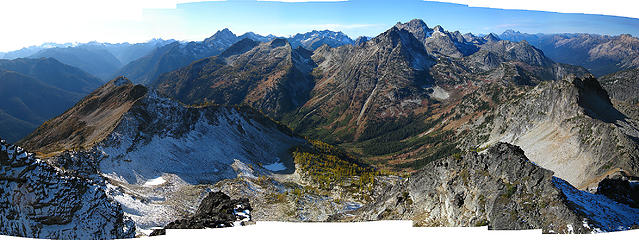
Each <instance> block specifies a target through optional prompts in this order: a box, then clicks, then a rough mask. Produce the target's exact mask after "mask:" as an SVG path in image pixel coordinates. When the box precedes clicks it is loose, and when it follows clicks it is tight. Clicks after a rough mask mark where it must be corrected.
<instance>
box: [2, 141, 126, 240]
mask: <svg viewBox="0 0 639 240" xmlns="http://www.w3.org/2000/svg"><path fill="white" fill-rule="evenodd" d="M104 190H105V186H104V183H100V182H96V181H92V180H88V179H85V178H80V177H75V176H70V175H68V174H65V173H64V172H63V171H62V170H61V169H58V168H55V167H53V166H51V165H49V164H48V163H47V162H45V161H42V160H40V159H37V158H35V157H34V155H33V154H31V153H28V152H26V151H25V150H23V149H22V148H20V147H18V146H14V145H11V144H7V143H6V141H5V140H0V234H2V235H12V236H21V237H31V238H63V239H110V238H129V237H134V234H135V226H134V224H133V222H132V221H131V220H129V219H128V218H126V217H124V215H123V212H122V209H121V207H120V205H119V204H117V203H115V202H113V201H111V200H110V199H109V198H108V197H107V195H106V194H105V192H104Z"/></svg>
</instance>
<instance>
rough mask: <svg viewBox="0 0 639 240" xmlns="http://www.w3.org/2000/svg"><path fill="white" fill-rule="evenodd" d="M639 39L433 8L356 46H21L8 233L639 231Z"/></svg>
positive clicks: (11, 101) (8, 123)
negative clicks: (501, 24) (450, 20)
mask: <svg viewBox="0 0 639 240" xmlns="http://www.w3.org/2000/svg"><path fill="white" fill-rule="evenodd" d="M638 43H639V39H637V38H635V37H633V36H631V35H620V36H606V35H596V34H555V35H546V34H525V33H520V32H516V31H513V30H509V31H506V32H504V33H503V34H500V35H497V34H488V35H473V34H471V33H465V34H462V33H460V32H459V31H451V30H445V29H444V28H443V27H441V26H434V27H430V26H428V25H427V24H426V23H424V22H423V21H422V20H419V19H414V20H411V21H409V22H406V23H401V22H398V23H397V24H396V25H394V26H393V27H391V28H390V29H387V30H386V31H384V32H382V33H380V34H379V35H377V36H375V37H365V36H362V37H359V38H357V39H355V40H353V39H351V38H350V37H349V36H347V35H345V34H344V33H342V32H333V31H329V30H324V31H311V32H307V33H300V34H295V35H292V36H290V37H287V38H283V37H277V36H274V35H268V36H262V35H258V34H255V33H252V32H248V33H245V34H243V35H239V36H238V35H236V34H234V33H233V32H231V31H230V30H229V29H223V30H220V31H218V32H216V33H215V34H214V35H212V36H211V37H208V38H206V39H204V40H202V41H192V42H181V41H174V40H157V39H156V40H153V41H150V42H147V43H141V44H106V43H95V42H93V43H88V44H81V45H72V46H65V45H59V46H58V45H55V46H49V47H45V46H40V47H31V48H25V49H22V50H20V51H15V52H10V53H4V54H2V55H3V56H4V57H5V58H10V59H11V60H0V122H1V123H2V124H0V137H2V138H4V139H5V140H2V141H1V142H0V143H1V144H0V147H1V151H0V206H1V207H0V234H3V235H11V236H20V237H30V238H56V239H58V238H62V239H68V238H80V239H111V238H133V237H139V236H148V235H158V234H163V233H165V231H166V229H174V228H186V229H193V228H217V227H230V226H244V225H248V224H252V223H253V222H254V221H267V220H269V221H293V222H298V221H299V222H318V221H320V222H321V221H337V222H351V221H374V220H411V221H413V224H414V226H416V227H437V226H446V227H447V226H461V227H473V226H487V227H488V229H500V230H504V229H507V230H519V229H541V230H542V231H543V232H544V233H599V232H610V231H621V230H630V229H637V228H639V91H638V90H639V68H638V67H639V62H638V61H639V60H637V59H639V53H638V52H637V49H638V48H637V46H638V45H637V44H638ZM10 56H16V57H10ZM18 57H22V58H18ZM94 76H96V77H94ZM101 79H111V80H109V81H108V82H106V83H105V81H102V80H101Z"/></svg>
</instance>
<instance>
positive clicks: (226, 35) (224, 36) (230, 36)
mask: <svg viewBox="0 0 639 240" xmlns="http://www.w3.org/2000/svg"><path fill="white" fill-rule="evenodd" d="M236 41H237V36H236V35H235V34H234V33H233V32H231V30H229V29H228V28H224V29H222V30H219V31H217V32H215V34H213V36H211V37H209V38H207V39H204V43H205V44H208V45H212V44H216V43H226V44H228V43H231V44H232V43H235V42H236ZM228 45H230V44H228Z"/></svg>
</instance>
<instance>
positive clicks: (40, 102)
mask: <svg viewBox="0 0 639 240" xmlns="http://www.w3.org/2000/svg"><path fill="white" fill-rule="evenodd" d="M101 84H102V81H101V80H99V79H97V78H95V77H93V76H91V75H90V74H87V73H86V72H84V71H82V70H80V69H78V68H75V67H71V66H68V65H65V64H63V63H61V62H59V61H57V60H55V59H53V58H40V59H28V58H19V59H15V60H0V93H1V94H0V105H1V106H0V122H2V125H0V134H2V136H4V138H5V139H7V140H8V141H10V142H15V141H17V140H19V139H21V138H22V137H24V136H26V135H27V134H28V133H30V132H31V131H33V130H34V129H35V128H36V127H38V126H39V125H40V124H42V123H44V122H45V121H47V120H49V119H50V118H52V117H55V116H57V115H58V114H60V113H62V112H64V111H65V110H67V109H68V108H70V107H72V106H73V105H74V104H75V102H76V101H79V100H80V99H82V98H83V97H84V96H85V95H86V94H88V93H90V92H91V91H93V90H94V89H95V88H97V87H99V86H100V85H101Z"/></svg>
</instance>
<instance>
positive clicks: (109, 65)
mask: <svg viewBox="0 0 639 240" xmlns="http://www.w3.org/2000/svg"><path fill="white" fill-rule="evenodd" d="M29 57H30V58H43V57H46V58H55V59H56V60H58V61H60V62H62V63H64V64H67V65H70V66H74V67H77V68H79V69H82V70H84V71H85V72H88V73H90V74H92V75H94V76H96V77H98V78H101V79H107V78H109V77H110V76H111V74H113V73H114V72H115V71H117V70H118V69H120V67H122V63H121V62H120V60H118V59H117V58H116V57H115V56H113V54H111V53H110V52H109V51H107V50H105V49H100V48H91V47H88V46H86V47H69V48H48V49H43V50H41V51H39V52H37V53H35V54H33V55H31V56H29Z"/></svg>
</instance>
